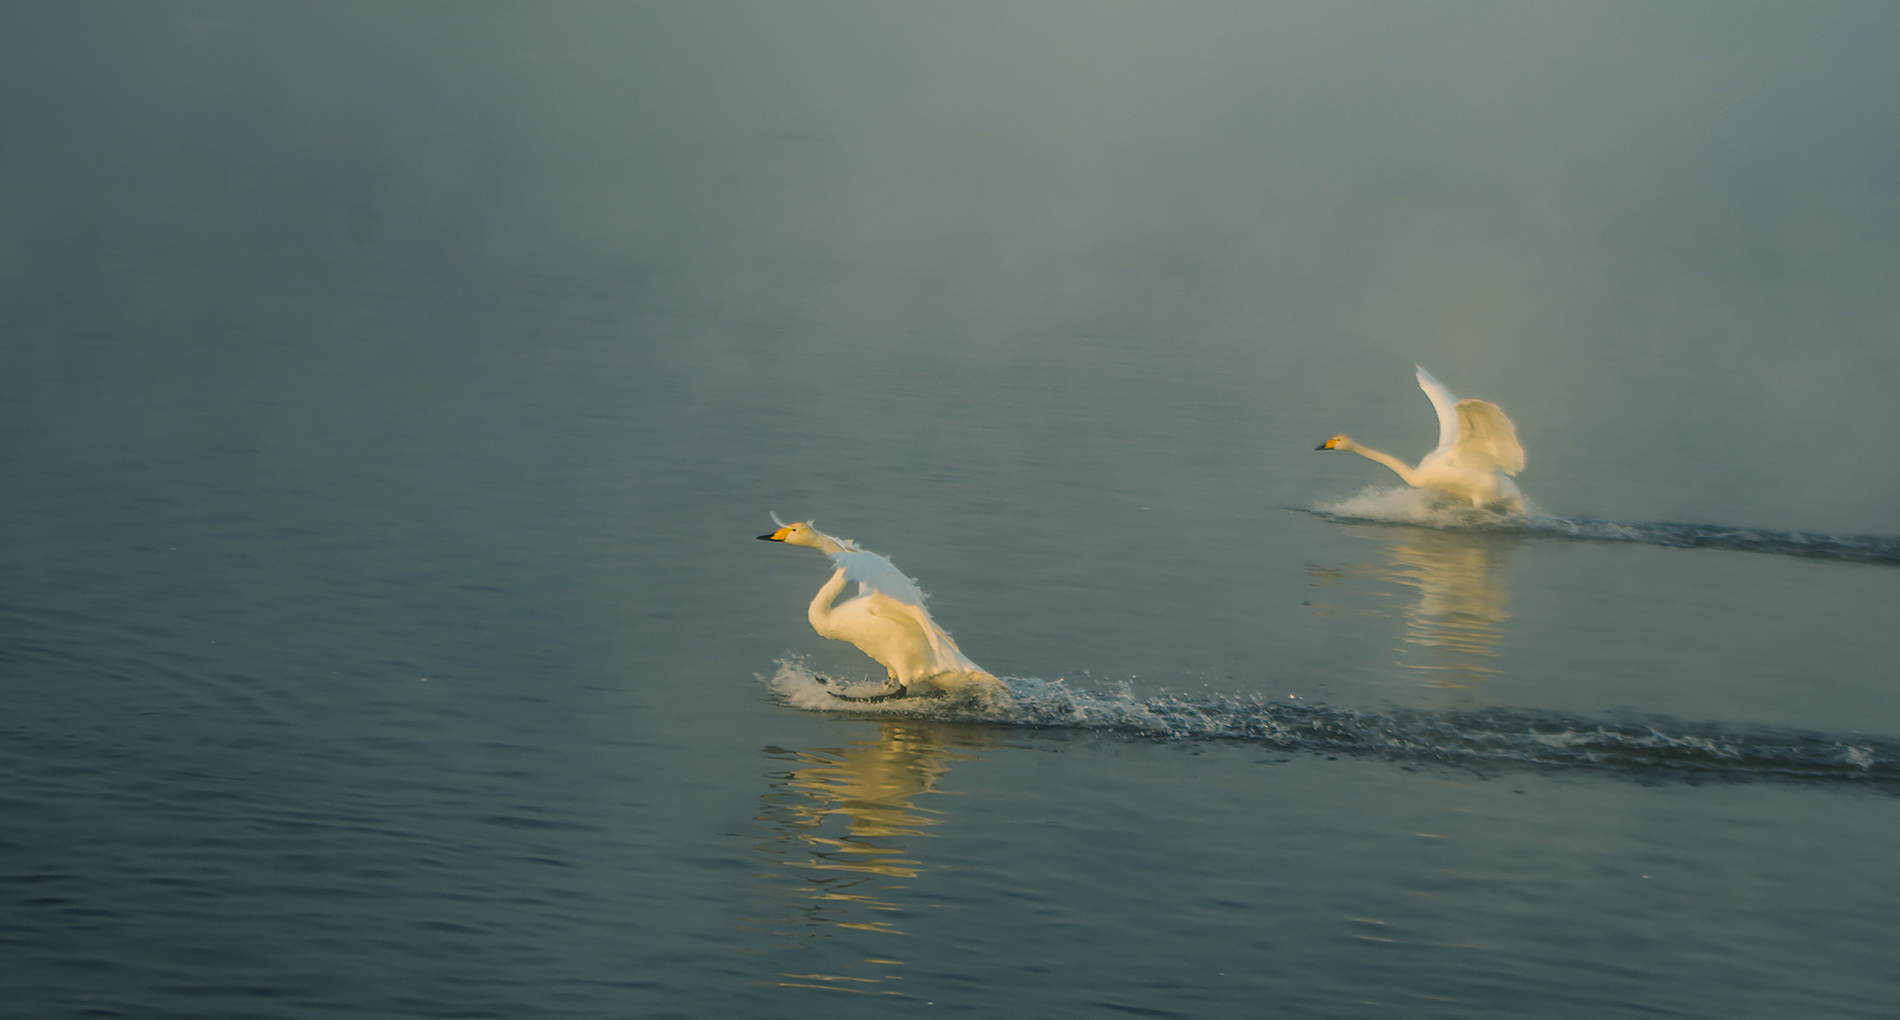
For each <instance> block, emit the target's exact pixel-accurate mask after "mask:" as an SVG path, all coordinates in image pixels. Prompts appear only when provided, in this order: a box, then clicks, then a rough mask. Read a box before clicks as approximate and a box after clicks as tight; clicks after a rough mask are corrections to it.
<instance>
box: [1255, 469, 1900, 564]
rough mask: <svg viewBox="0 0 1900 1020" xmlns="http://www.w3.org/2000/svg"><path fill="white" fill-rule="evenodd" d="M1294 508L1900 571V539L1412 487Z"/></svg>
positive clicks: (1345, 520)
mask: <svg viewBox="0 0 1900 1020" xmlns="http://www.w3.org/2000/svg"><path fill="white" fill-rule="evenodd" d="M1289 509H1291V510H1294V511H1297V512H1299V513H1306V514H1312V515H1313V516H1315V517H1318V518H1320V519H1321V520H1327V521H1334V522H1337V523H1341V524H1378V525H1405V526H1411V527H1423V528H1436V529H1439V530H1442V531H1475V532H1482V533H1486V534H1498V535H1523V536H1526V537H1532V538H1564V539H1575V540H1580V541H1586V542H1633V543H1636V544H1638V545H1657V546H1665V547H1668V548H1671V549H1727V550H1730V551H1732V552H1757V553H1771V554H1774V555H1777V556H1795V557H1800V558H1803V559H1811V560H1838V561H1842V562H1847V563H1875V564H1883V565H1886V566H1900V536H1896V535H1825V534H1818V533H1815V532H1807V531H1766V530H1760V529H1756V528H1735V527H1729V526H1728V525H1724V524H1685V523H1679V522H1674V521H1635V522H1620V521H1599V520H1593V519H1591V518H1587V517H1576V518H1572V517H1555V516H1551V515H1549V514H1545V513H1543V512H1542V511H1540V510H1538V509H1537V508H1536V506H1535V505H1531V506H1530V507H1529V508H1528V509H1527V510H1526V511H1525V512H1523V513H1499V512H1495V511H1491V510H1482V509H1478V508H1475V507H1470V506H1460V505H1455V504H1447V503H1445V502H1444V501H1442V500H1437V499H1434V498H1433V496H1432V495H1431V494H1430V493H1429V492H1426V491H1425V490H1422V489H1412V488H1396V489H1380V488H1377V487H1374V488H1369V489H1367V490H1366V491H1364V492H1362V493H1360V494H1359V495H1357V496H1354V497H1353V498H1351V499H1348V500H1344V501H1342V502H1339V503H1332V504H1326V505H1322V506H1316V507H1290V508H1289Z"/></svg>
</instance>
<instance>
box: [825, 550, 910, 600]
mask: <svg viewBox="0 0 1900 1020" xmlns="http://www.w3.org/2000/svg"><path fill="white" fill-rule="evenodd" d="M840 544H841V545H844V546H845V548H843V549H840V550H838V551H837V552H835V553H832V554H831V562H833V563H836V564H837V565H838V566H840V567H842V568H844V577H845V580H847V581H856V582H858V594H860V595H865V594H869V593H871V592H878V593H880V594H883V595H885V596H888V597H889V598H891V599H893V600H895V601H897V602H902V603H904V604H905V605H909V606H916V607H917V608H919V609H922V608H923V607H924V593H923V591H922V590H921V589H919V588H918V587H917V582H916V581H913V580H911V579H910V578H908V577H905V576H904V572H903V571H901V570H899V569H897V567H896V566H895V565H894V564H892V563H891V561H890V560H887V559H885V558H884V557H882V556H879V555H878V554H877V553H874V552H871V551H870V550H868V549H859V548H857V547H856V546H853V545H851V544H849V543H848V542H845V543H840Z"/></svg>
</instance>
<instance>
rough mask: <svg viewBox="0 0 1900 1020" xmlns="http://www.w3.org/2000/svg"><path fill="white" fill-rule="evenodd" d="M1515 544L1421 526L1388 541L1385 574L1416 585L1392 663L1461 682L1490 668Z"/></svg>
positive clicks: (1447, 683)
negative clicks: (1401, 641) (1400, 641)
mask: <svg viewBox="0 0 1900 1020" xmlns="http://www.w3.org/2000/svg"><path fill="white" fill-rule="evenodd" d="M1516 546H1517V542H1516V540H1515V539H1511V538H1506V537H1500V536H1497V535H1474V534H1460V533H1457V532H1445V531H1423V530H1420V531H1407V532H1406V533H1404V534H1402V535H1399V536H1395V538H1394V540H1393V541H1392V543H1391V544H1390V546H1389V547H1388V548H1387V559H1388V563H1389V566H1390V572H1391V575H1392V579H1393V580H1394V581H1396V582H1398V583H1400V584H1403V585H1408V586H1410V587H1411V588H1413V589H1414V590H1415V591H1416V592H1417V598H1416V599H1415V600H1414V601H1413V602H1412V603H1411V604H1410V605H1408V606H1406V607H1405V609H1404V611H1403V612H1404V618H1405V636H1404V640H1403V643H1402V644H1401V645H1400V648H1399V664H1400V665H1402V666H1404V667H1406V668H1407V669H1411V670H1416V671H1418V672H1419V673H1421V674H1422V675H1423V676H1424V678H1425V679H1424V681H1423V682H1424V685H1425V686H1427V687H1453V688H1468V687H1474V686H1476V685H1478V684H1480V683H1483V682H1484V681H1486V680H1488V679H1490V678H1491V677H1492V676H1494V675H1496V674H1497V672H1498V670H1497V668H1496V667H1495V666H1493V665H1492V663H1491V660H1493V659H1496V658H1497V654H1498V651H1497V647H1498V641H1499V640H1500V639H1501V638H1502V637H1503V636H1504V621H1505V620H1508V619H1510V617H1511V612H1510V608H1511V593H1510V591H1509V590H1508V589H1507V588H1506V587H1505V579H1506V577H1507V576H1508V574H1509V572H1510V565H1511V556H1512V553H1513V552H1514V551H1515V550H1516Z"/></svg>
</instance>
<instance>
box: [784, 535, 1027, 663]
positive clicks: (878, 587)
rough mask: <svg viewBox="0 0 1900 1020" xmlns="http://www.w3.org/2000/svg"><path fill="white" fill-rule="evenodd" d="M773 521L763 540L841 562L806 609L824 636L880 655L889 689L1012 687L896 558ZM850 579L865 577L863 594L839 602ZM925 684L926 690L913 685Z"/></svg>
mask: <svg viewBox="0 0 1900 1020" xmlns="http://www.w3.org/2000/svg"><path fill="white" fill-rule="evenodd" d="M772 520H773V522H774V523H776V524H778V525H779V528H778V530H777V531H774V532H772V533H771V534H769V535H760V536H759V538H760V539H761V540H763V541H769V542H786V543H789V544H791V545H808V546H811V547H812V548H814V549H817V550H818V551H819V552H822V553H824V554H825V555H826V556H829V557H831V561H832V562H833V563H835V564H837V569H836V570H834V571H832V574H831V579H830V580H828V581H826V582H825V584H824V587H822V588H819V589H818V595H817V596H816V597H815V598H813V599H812V600H811V606H810V607H809V608H808V609H807V610H806V612H805V616H806V618H807V619H809V620H810V621H811V626H812V629H813V630H815V631H817V632H818V633H819V634H820V635H822V636H824V637H828V638H832V639H834V640H837V641H849V642H851V643H852V644H854V645H856V646H857V647H858V650H859V651H861V652H863V653H864V654H866V655H868V656H870V657H871V658H873V659H876V660H877V661H878V664H879V665H882V666H883V667H884V669H885V671H886V672H887V673H888V674H889V682H890V690H889V694H888V695H886V696H891V695H902V694H906V693H912V694H917V693H951V692H963V691H967V690H969V689H971V688H973V687H980V688H989V689H990V690H988V691H987V692H986V696H991V697H993V696H994V695H995V694H997V693H1000V692H1002V691H1003V690H1004V689H1005V688H1004V687H1003V683H1002V681H1000V680H998V679H996V677H994V676H992V675H991V674H990V673H989V671H987V670H985V669H983V668H982V667H981V666H978V665H977V664H976V663H974V662H971V661H970V660H969V659H968V658H966V657H965V656H964V654H963V652H962V651H961V650H960V649H958V648H957V643H956V642H955V641H952V640H950V635H949V634H947V633H945V632H944V630H943V628H942V627H939V626H937V623H936V621H935V620H932V619H931V618H930V612H929V611H928V610H926V609H925V608H924V593H923V592H922V591H919V590H918V588H917V584H916V582H914V581H912V580H911V579H910V578H908V577H905V576H904V573H903V572H902V571H900V570H898V569H897V567H895V566H893V565H892V564H891V561H890V560H887V559H885V558H884V557H882V556H879V555H878V554H877V553H874V552H870V551H868V550H865V549H860V548H858V546H857V543H855V542H852V541H851V540H850V539H847V538H834V537H832V536H830V535H827V534H825V533H824V532H822V531H819V530H818V529H817V528H814V527H812V526H811V522H809V521H799V522H797V523H795V524H785V523H783V522H781V521H779V520H778V518H777V517H773V519H772ZM849 581H856V582H857V583H858V593H857V594H856V595H854V596H852V597H851V598H848V599H846V600H844V601H843V602H838V601H837V598H838V596H839V595H840V594H841V593H842V592H843V591H844V586H845V584H846V582H849ZM834 603H835V604H834ZM919 685H921V686H922V687H923V688H926V690H912V688H914V687H917V686H919ZM859 700H864V699H859Z"/></svg>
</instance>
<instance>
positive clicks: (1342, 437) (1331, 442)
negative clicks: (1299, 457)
mask: <svg viewBox="0 0 1900 1020" xmlns="http://www.w3.org/2000/svg"><path fill="white" fill-rule="evenodd" d="M1313 449H1315V450H1350V449H1352V437H1351V436H1348V435H1346V434H1345V433H1343V432H1342V433H1340V434H1339V435H1336V436H1334V437H1333V438H1331V439H1328V440H1327V441H1325V442H1323V443H1321V444H1319V445H1318V446H1315V447H1313Z"/></svg>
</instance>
